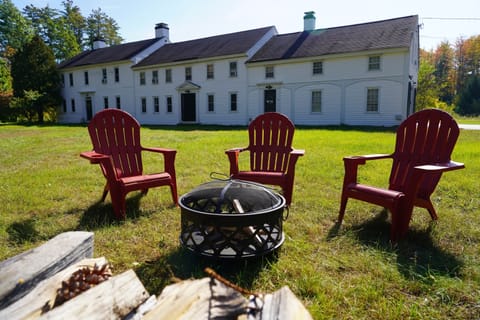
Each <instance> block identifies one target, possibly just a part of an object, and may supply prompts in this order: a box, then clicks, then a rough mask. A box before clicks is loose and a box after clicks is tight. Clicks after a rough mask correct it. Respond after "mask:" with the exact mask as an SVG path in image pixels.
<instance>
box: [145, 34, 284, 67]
mask: <svg viewBox="0 0 480 320" xmlns="http://www.w3.org/2000/svg"><path fill="white" fill-rule="evenodd" d="M272 28H275V27H273V26H271V27H264V28H259V29H253V30H247V31H241V32H235V33H229V34H223V35H219V36H213V37H208V38H202V39H196V40H190V41H184V42H176V43H169V44H166V45H164V46H162V47H161V48H160V49H158V50H157V51H155V52H154V53H152V54H151V55H150V56H148V57H147V58H145V59H144V60H142V61H141V62H140V63H138V64H137V65H135V67H142V66H148V65H154V64H160V63H170V62H177V61H187V60H195V59H203V58H212V57H219V56H226V55H233V54H242V53H246V52H247V51H248V50H250V49H251V48H252V47H253V46H254V45H255V44H256V43H257V42H258V41H259V40H260V39H261V38H262V37H263V36H264V35H265V34H266V33H267V32H268V31H270V30H271V29H272Z"/></svg>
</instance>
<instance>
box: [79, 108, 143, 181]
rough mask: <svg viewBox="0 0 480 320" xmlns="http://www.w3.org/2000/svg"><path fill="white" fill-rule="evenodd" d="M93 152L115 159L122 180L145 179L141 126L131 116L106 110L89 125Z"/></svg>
mask: <svg viewBox="0 0 480 320" xmlns="http://www.w3.org/2000/svg"><path fill="white" fill-rule="evenodd" d="M88 131H89V133H90V138H91V140H92V144H93V149H94V150H95V151H96V152H98V153H102V154H107V155H110V156H111V157H112V160H113V163H114V166H115V169H116V172H117V175H118V177H130V176H136V175H141V174H142V172H143V167H142V154H141V145H140V124H139V123H138V122H137V120H135V118H133V117H132V116H131V115H130V114H128V113H127V112H125V111H122V110H118V109H105V110H102V111H100V112H98V113H97V114H95V116H94V117H93V118H92V120H91V121H90V123H89V125H88Z"/></svg>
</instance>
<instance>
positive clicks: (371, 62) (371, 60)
mask: <svg viewBox="0 0 480 320" xmlns="http://www.w3.org/2000/svg"><path fill="white" fill-rule="evenodd" d="M377 70H380V56H371V57H368V71H377Z"/></svg>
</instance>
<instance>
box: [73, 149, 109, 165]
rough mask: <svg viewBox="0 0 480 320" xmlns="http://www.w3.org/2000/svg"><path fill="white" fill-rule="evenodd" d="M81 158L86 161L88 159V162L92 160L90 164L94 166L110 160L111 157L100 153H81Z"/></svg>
mask: <svg viewBox="0 0 480 320" xmlns="http://www.w3.org/2000/svg"><path fill="white" fill-rule="evenodd" d="M80 157H82V158H84V159H87V160H90V163H92V164H98V163H102V162H103V161H105V160H106V159H110V156H107V155H105V154H102V153H98V152H95V151H85V152H82V153H80Z"/></svg>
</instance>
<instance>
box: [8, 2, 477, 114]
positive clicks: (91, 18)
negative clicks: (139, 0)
mask: <svg viewBox="0 0 480 320" xmlns="http://www.w3.org/2000/svg"><path fill="white" fill-rule="evenodd" d="M97 39H102V40H103V41H105V43H106V44H107V45H109V46H111V45H116V44H120V43H122V41H123V38H122V37H121V36H120V34H119V26H118V24H117V22H116V21H115V20H114V19H113V18H111V17H109V16H108V15H107V14H106V13H105V12H103V11H102V10H101V9H100V8H98V9H94V10H92V11H91V13H90V14H89V15H87V16H84V15H83V14H82V12H81V10H80V8H79V7H78V6H77V5H75V4H74V2H73V0H64V1H63V2H62V8H61V9H54V8H50V7H49V6H48V5H47V6H45V7H36V6H34V5H32V4H31V5H27V6H25V7H24V8H23V9H22V10H20V9H18V8H17V7H16V6H15V5H14V4H13V3H12V1H11V0H0V121H18V120H20V121H24V120H26V121H39V122H43V120H44V118H45V117H46V118H47V120H49V121H55V120H56V110H57V106H59V105H60V104H61V96H60V86H61V83H60V76H59V74H58V71H57V64H58V63H59V62H61V61H64V60H66V59H69V58H71V57H73V56H75V55H77V54H79V53H80V52H82V51H85V50H90V49H93V43H94V41H95V40H97ZM419 58H420V64H419V72H418V83H417V94H416V109H417V110H421V109H424V108H432V107H434V108H440V109H445V110H447V111H450V112H456V113H458V114H460V115H477V116H478V115H480V74H479V73H480V35H479V36H473V37H470V38H468V39H463V38H459V39H458V40H457V41H456V42H455V43H454V44H453V45H452V44H450V43H448V42H442V43H441V44H440V45H439V46H437V48H436V49H434V50H431V51H425V50H420V57H419Z"/></svg>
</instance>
